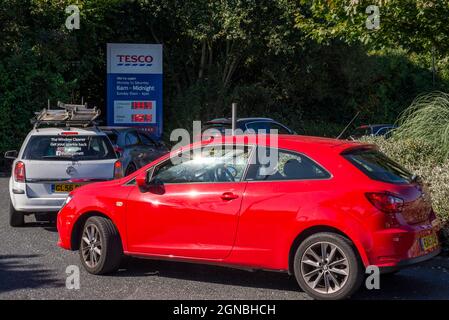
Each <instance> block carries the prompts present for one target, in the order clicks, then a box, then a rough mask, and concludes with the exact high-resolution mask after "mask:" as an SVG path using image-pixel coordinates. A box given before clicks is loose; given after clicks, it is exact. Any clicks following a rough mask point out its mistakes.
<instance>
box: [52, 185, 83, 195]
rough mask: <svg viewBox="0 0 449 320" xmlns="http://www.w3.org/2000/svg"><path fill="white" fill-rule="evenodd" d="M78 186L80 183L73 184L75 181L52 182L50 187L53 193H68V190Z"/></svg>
mask: <svg viewBox="0 0 449 320" xmlns="http://www.w3.org/2000/svg"><path fill="white" fill-rule="evenodd" d="M79 186H81V185H80V184H75V183H57V184H53V185H52V188H51V189H52V191H53V192H54V193H59V192H61V193H68V192H70V191H73V190H75V189H76V188H78V187H79Z"/></svg>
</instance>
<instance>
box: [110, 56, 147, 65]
mask: <svg viewBox="0 0 449 320" xmlns="http://www.w3.org/2000/svg"><path fill="white" fill-rule="evenodd" d="M117 59H118V65H124V64H125V63H147V64H148V63H152V62H153V60H154V58H153V56H151V55H135V54H118V55H117Z"/></svg>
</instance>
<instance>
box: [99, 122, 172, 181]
mask: <svg viewBox="0 0 449 320" xmlns="http://www.w3.org/2000/svg"><path fill="white" fill-rule="evenodd" d="M100 129H101V130H102V131H104V132H105V133H106V134H107V135H108V137H109V139H110V140H111V142H112V144H113V145H114V148H115V150H116V152H117V153H119V154H120V161H121V162H122V166H123V172H124V173H125V175H128V174H130V173H132V172H134V171H136V170H137V169H139V168H141V167H143V166H144V165H146V164H147V163H149V162H151V161H153V160H155V159H157V158H159V157H160V156H162V155H164V154H166V153H167V152H168V148H167V147H166V146H165V145H164V144H163V143H162V142H159V141H156V140H155V139H153V138H152V137H151V136H150V135H149V134H148V133H146V132H144V131H142V130H138V129H136V128H130V127H100Z"/></svg>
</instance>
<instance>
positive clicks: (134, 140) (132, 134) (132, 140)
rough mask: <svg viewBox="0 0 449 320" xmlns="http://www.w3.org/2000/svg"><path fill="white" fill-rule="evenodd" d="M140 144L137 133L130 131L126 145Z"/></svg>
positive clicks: (126, 138)
mask: <svg viewBox="0 0 449 320" xmlns="http://www.w3.org/2000/svg"><path fill="white" fill-rule="evenodd" d="M138 143H139V137H138V136H137V133H136V132H134V131H130V132H128V133H127V134H126V136H125V144H126V145H127V146H133V145H135V144H138Z"/></svg>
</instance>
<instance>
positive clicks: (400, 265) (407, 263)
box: [380, 248, 441, 273]
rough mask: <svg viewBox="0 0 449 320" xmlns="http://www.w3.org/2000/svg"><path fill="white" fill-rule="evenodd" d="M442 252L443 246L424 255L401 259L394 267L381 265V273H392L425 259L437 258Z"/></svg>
mask: <svg viewBox="0 0 449 320" xmlns="http://www.w3.org/2000/svg"><path fill="white" fill-rule="evenodd" d="M440 253H441V248H438V249H436V250H435V251H433V252H431V253H428V254H425V255H423V256H419V257H416V258H411V259H407V260H402V261H399V263H398V264H397V265H396V266H392V267H381V268H380V272H381V273H390V272H394V271H397V270H400V269H403V268H407V267H410V266H413V265H416V264H419V263H422V262H424V261H427V260H430V259H432V258H435V257H436V256H438V255H439V254H440Z"/></svg>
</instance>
